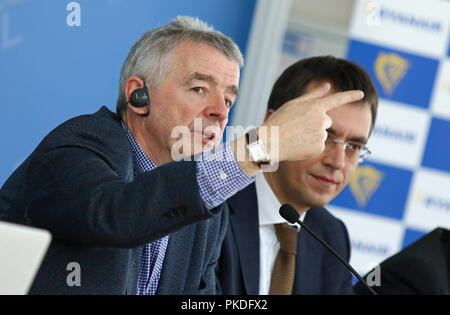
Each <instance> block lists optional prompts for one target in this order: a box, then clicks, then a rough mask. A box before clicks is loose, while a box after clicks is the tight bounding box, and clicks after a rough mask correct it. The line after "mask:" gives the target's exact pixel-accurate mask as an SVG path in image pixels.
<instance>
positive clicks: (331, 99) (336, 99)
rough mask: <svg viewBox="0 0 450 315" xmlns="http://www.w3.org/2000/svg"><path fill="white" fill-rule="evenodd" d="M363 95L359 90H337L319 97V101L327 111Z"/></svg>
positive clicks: (357, 99)
mask: <svg viewBox="0 0 450 315" xmlns="http://www.w3.org/2000/svg"><path fill="white" fill-rule="evenodd" d="M363 97H364V92H363V91H359V90H351V91H345V92H338V93H334V94H331V95H329V96H326V97H324V98H322V99H320V103H321V104H322V106H323V107H324V108H325V111H329V110H331V109H333V108H335V107H338V106H341V105H344V104H348V103H352V102H356V101H359V100H361V99H362V98H363Z"/></svg>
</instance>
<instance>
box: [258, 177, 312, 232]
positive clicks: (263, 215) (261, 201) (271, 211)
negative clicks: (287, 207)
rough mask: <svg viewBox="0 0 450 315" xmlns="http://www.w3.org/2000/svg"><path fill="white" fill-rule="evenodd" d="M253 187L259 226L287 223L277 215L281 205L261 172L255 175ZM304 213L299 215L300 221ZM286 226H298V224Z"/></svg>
mask: <svg viewBox="0 0 450 315" xmlns="http://www.w3.org/2000/svg"><path fill="white" fill-rule="evenodd" d="M255 185H256V195H257V198H258V215H259V225H272V224H279V223H287V222H286V220H285V219H283V217H282V216H281V215H280V213H279V209H280V207H281V203H280V201H279V200H278V198H277V197H276V196H275V193H274V192H273V190H272V188H271V187H270V185H269V183H268V182H267V180H266V177H265V176H264V174H263V173H262V172H260V173H258V174H257V175H256V177H255ZM305 213H306V212H305ZM305 213H303V214H302V215H301V217H300V220H303V219H304V217H305ZM288 224H289V225H294V226H298V224H290V223H288Z"/></svg>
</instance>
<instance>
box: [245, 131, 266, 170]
mask: <svg viewBox="0 0 450 315" xmlns="http://www.w3.org/2000/svg"><path fill="white" fill-rule="evenodd" d="M245 139H246V140H247V149H248V155H249V156H250V159H251V160H252V161H253V162H254V163H255V164H256V165H258V166H261V165H267V164H270V156H269V153H267V149H266V146H265V144H264V142H263V141H262V140H261V139H258V131H257V129H252V130H250V131H249V132H247V133H246V134H245Z"/></svg>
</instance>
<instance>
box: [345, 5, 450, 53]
mask: <svg viewBox="0 0 450 315" xmlns="http://www.w3.org/2000/svg"><path fill="white" fill-rule="evenodd" d="M449 11H450V3H449V2H445V1H439V0H426V1H424V0H408V1H404V0H379V1H373V0H366V1H357V2H356V3H355V7H354V11H353V12H354V14H353V20H352V23H351V28H350V36H351V37H352V38H354V39H360V40H363V41H367V42H373V43H383V44H384V45H386V44H388V45H389V46H392V47H393V48H401V49H402V50H404V51H413V52H414V53H419V54H423V55H427V56H431V57H441V56H443V55H445V53H446V52H447V38H448V35H449V19H448V12H449Z"/></svg>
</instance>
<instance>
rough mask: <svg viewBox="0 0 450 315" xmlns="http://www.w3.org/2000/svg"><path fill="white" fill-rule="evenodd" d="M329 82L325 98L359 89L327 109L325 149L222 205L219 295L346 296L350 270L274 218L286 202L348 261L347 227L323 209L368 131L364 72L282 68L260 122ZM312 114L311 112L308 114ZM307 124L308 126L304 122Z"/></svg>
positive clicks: (324, 66) (371, 111) (323, 62)
mask: <svg viewBox="0 0 450 315" xmlns="http://www.w3.org/2000/svg"><path fill="white" fill-rule="evenodd" d="M324 82H328V83H329V84H331V86H332V88H331V90H330V92H329V93H332V92H336V91H347V90H353V89H358V90H362V91H364V98H363V99H362V100H360V101H358V102H352V103H348V104H345V105H343V106H340V107H337V108H334V109H332V110H330V111H328V112H327V114H328V115H329V116H330V117H331V119H332V121H333V123H332V125H331V126H330V127H329V128H328V129H327V132H328V137H327V139H326V142H325V150H324V151H323V152H322V153H321V154H319V155H317V156H314V157H312V158H309V159H305V160H302V161H282V162H280V164H279V167H278V169H277V170H276V171H275V172H270V173H269V172H266V173H264V174H262V173H260V174H258V175H257V176H256V180H255V183H254V184H251V185H250V186H248V187H246V188H245V189H244V190H242V191H240V192H239V193H237V194H235V195H234V196H233V197H231V198H230V199H228V200H227V204H228V205H229V208H230V224H229V228H228V232H227V235H226V237H225V240H224V244H223V246H222V252H221V257H220V259H219V264H218V268H217V276H218V291H219V292H222V293H223V294H241V295H242V294H250V295H253V294H351V293H353V291H352V283H351V274H350V272H349V271H348V270H347V269H346V268H345V267H344V266H343V265H342V264H341V262H339V261H338V260H337V259H336V258H335V257H334V256H333V255H332V254H331V253H329V252H328V251H327V250H326V249H325V248H324V247H323V246H322V245H321V244H319V243H318V242H317V240H315V239H314V238H312V237H311V236H310V235H309V234H308V233H307V232H306V231H303V230H302V229H300V231H299V232H298V228H299V227H297V226H295V225H294V226H290V225H288V224H285V223H284V222H285V220H284V219H283V218H282V217H281V216H280V215H279V214H278V210H279V208H280V206H281V205H282V204H285V203H289V204H291V205H292V206H294V207H295V208H296V210H297V211H298V212H299V214H300V216H301V219H302V220H304V222H305V223H306V224H307V225H308V226H309V227H310V228H311V229H312V230H313V231H315V232H316V233H317V234H318V235H319V236H320V237H321V238H322V239H324V240H325V241H326V242H328V243H329V244H331V246H332V247H333V248H334V249H335V250H336V251H337V252H338V253H339V254H340V255H341V256H342V257H345V259H347V261H348V260H349V258H350V244H349V237H348V232H347V229H346V227H345V225H344V223H343V222H342V221H340V220H339V219H337V218H335V217H334V216H333V215H332V214H331V213H330V212H328V210H326V209H325V208H323V206H324V205H326V204H327V203H329V202H330V201H331V200H332V199H333V198H335V197H336V196H337V195H338V194H339V193H340V192H341V191H342V189H344V187H345V186H346V185H347V184H348V182H349V180H350V178H351V176H352V174H353V172H354V171H355V169H356V167H357V166H358V162H359V161H362V160H364V159H365V158H367V156H368V154H370V151H369V150H368V149H367V148H366V146H365V145H366V143H367V140H368V138H369V135H370V133H371V131H372V129H373V127H374V123H375V119H376V113H377V107H378V96H377V92H376V90H375V88H374V86H373V84H372V82H371V79H370V77H369V76H368V75H367V73H366V72H365V71H364V70H363V69H362V68H361V67H359V66H357V65H356V64H354V63H351V62H349V61H346V60H342V59H338V58H334V57H329V56H328V57H313V58H309V59H304V60H301V61H299V62H297V63H295V64H293V65H291V66H290V67H288V68H287V69H286V70H285V71H284V72H283V73H282V75H281V76H280V77H279V78H278V80H277V81H276V83H275V85H274V87H273V90H272V93H271V96H270V99H269V103H268V110H267V114H266V117H265V121H267V120H268V119H269V117H272V116H273V115H274V114H276V111H277V110H278V109H279V108H280V107H281V105H283V104H284V103H287V102H289V101H290V100H292V99H294V98H297V97H299V96H301V95H304V94H306V93H309V92H310V91H312V90H313V89H314V88H316V87H317V86H319V85H321V84H323V83H324ZM308 110H309V111H310V110H313V109H312V108H309V109H308ZM311 124H313V123H312V122H311Z"/></svg>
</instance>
